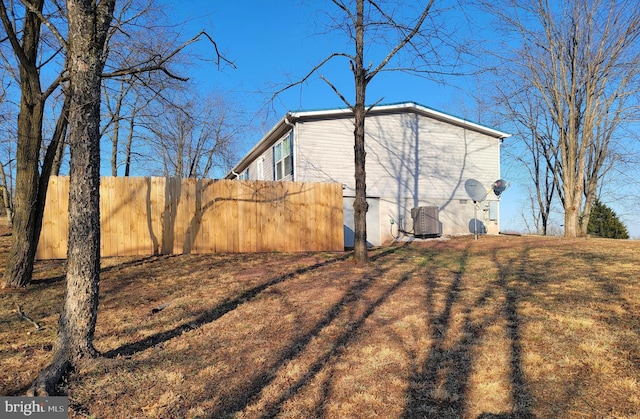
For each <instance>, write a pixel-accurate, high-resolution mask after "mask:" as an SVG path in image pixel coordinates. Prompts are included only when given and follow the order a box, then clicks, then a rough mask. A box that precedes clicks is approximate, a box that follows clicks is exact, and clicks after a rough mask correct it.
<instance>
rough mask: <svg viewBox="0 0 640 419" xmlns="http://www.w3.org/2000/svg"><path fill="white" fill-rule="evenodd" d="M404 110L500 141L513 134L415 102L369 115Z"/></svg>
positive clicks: (322, 113)
mask: <svg viewBox="0 0 640 419" xmlns="http://www.w3.org/2000/svg"><path fill="white" fill-rule="evenodd" d="M403 110H412V111H414V112H417V113H420V114H422V115H425V116H428V117H431V118H434V119H437V120H440V121H443V122H447V123H449V124H452V125H457V126H460V127H463V128H468V129H470V130H473V131H478V132H481V133H483V134H487V135H489V136H491V137H495V138H499V139H504V138H507V137H511V134H507V133H505V132H502V131H498V130H496V129H493V128H489V127H487V126H484V125H480V124H477V123H475V122H471V121H468V120H466V119H462V118H458V117H457V116H453V115H449V114H447V113H444V112H440V111H437V110H435V109H431V108H428V107H426V106H423V105H419V104H417V103H414V102H405V103H398V104H394V105H379V106H375V107H373V108H371V109H370V110H369V111H368V114H370V115H374V114H377V113H384V112H399V111H403ZM289 115H290V116H291V117H292V118H294V119H303V118H330V117H334V116H350V115H353V112H352V111H351V109H325V110H315V111H298V112H290V113H289Z"/></svg>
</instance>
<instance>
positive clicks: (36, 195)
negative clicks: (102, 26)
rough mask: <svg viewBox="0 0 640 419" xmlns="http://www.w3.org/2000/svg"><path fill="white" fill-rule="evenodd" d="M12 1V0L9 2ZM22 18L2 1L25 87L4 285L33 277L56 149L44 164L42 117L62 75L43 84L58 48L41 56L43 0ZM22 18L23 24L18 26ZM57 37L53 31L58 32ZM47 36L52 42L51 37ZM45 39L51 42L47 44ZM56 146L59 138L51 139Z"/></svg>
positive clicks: (28, 0)
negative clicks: (44, 73)
mask: <svg viewBox="0 0 640 419" xmlns="http://www.w3.org/2000/svg"><path fill="white" fill-rule="evenodd" d="M11 5H12V6H13V5H14V4H13V2H11ZM22 6H23V7H22V8H21V9H18V10H19V11H22V12H23V14H24V17H23V18H20V19H18V18H16V17H15V11H14V9H13V8H10V9H7V7H6V5H5V1H0V20H2V26H3V28H4V30H5V33H6V36H7V37H6V39H7V40H8V42H9V43H10V45H11V50H12V52H13V55H14V57H15V59H16V61H17V63H18V67H19V72H18V73H19V83H20V90H21V98H20V113H19V114H18V130H17V134H18V142H17V148H16V190H15V195H14V199H15V203H14V218H13V227H14V228H13V232H14V235H13V241H12V246H11V250H10V252H9V257H8V258H7V266H6V272H5V275H4V278H3V287H21V286H25V285H27V284H28V283H29V282H30V281H31V274H32V271H33V260H34V258H35V252H36V247H37V242H38V238H39V235H40V228H41V223H42V212H43V211H44V197H45V196H46V186H47V184H48V176H49V172H50V169H51V167H52V159H53V156H54V155H55V154H54V153H48V156H47V158H48V159H46V160H45V163H44V164H43V167H42V172H41V169H40V158H39V157H40V150H41V147H42V142H43V138H42V123H43V119H44V106H45V101H46V100H47V98H48V97H49V96H50V95H51V94H52V93H53V92H54V91H55V90H56V89H57V88H58V85H59V83H60V80H61V77H60V76H58V77H57V78H56V79H55V80H54V81H53V82H52V83H51V84H50V85H49V86H48V87H47V88H45V89H43V88H42V85H41V80H40V72H41V69H42V66H43V65H44V64H45V63H48V62H52V61H55V59H56V58H57V57H58V56H59V52H60V48H59V46H58V47H56V46H54V45H48V46H49V48H48V49H46V54H47V55H45V56H44V57H43V52H44V51H43V50H44V48H42V46H43V43H44V41H43V37H42V34H41V27H42V23H43V19H44V18H45V17H44V14H43V11H44V0H24V1H23V2H22ZM59 16H60V11H59V10H55V12H54V14H53V15H52V14H49V15H48V18H49V19H51V20H50V21H49V22H51V21H54V20H55V19H57V18H59ZM18 22H22V26H21V27H17V26H16V25H17V24H18ZM54 38H55V37H54ZM47 42H49V41H48V40H47ZM45 45H47V44H45ZM52 147H53V148H54V149H55V148H56V147H57V144H56V143H55V142H52Z"/></svg>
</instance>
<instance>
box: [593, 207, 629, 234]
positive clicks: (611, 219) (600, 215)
mask: <svg viewBox="0 0 640 419" xmlns="http://www.w3.org/2000/svg"><path fill="white" fill-rule="evenodd" d="M587 233H588V234H592V235H594V236H598V237H604V238H607V239H628V238H629V232H628V231H627V227H625V225H624V224H622V221H620V219H619V218H618V216H617V215H616V213H615V211H613V210H612V209H611V208H609V207H608V206H606V205H605V204H603V203H602V202H600V200H599V199H596V200H595V202H594V203H593V207H591V216H590V217H589V224H588V225H587Z"/></svg>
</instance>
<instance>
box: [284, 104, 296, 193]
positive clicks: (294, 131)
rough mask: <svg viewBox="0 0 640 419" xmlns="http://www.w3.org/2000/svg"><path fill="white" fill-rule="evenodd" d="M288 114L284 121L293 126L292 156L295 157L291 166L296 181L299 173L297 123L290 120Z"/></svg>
mask: <svg viewBox="0 0 640 419" xmlns="http://www.w3.org/2000/svg"><path fill="white" fill-rule="evenodd" d="M288 116H289V115H288V114H287V115H285V116H284V119H283V121H284V123H285V124H287V125H288V126H290V127H291V133H292V137H291V155H292V158H293V161H292V162H291V166H292V167H291V172H292V175H293V176H292V179H291V180H292V181H294V182H295V180H296V176H297V174H298V169H297V167H296V165H297V163H298V155H297V153H298V151H297V150H298V147H296V146H295V144H296V143H297V141H295V140H296V124H294V123H292V122H290V121H289V119H288ZM283 170H284V169H283Z"/></svg>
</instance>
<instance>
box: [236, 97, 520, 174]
mask: <svg viewBox="0 0 640 419" xmlns="http://www.w3.org/2000/svg"><path fill="white" fill-rule="evenodd" d="M401 112H413V113H417V114H419V115H424V116H427V117H429V118H433V119H436V120H439V121H442V122H447V123H449V124H452V125H456V126H459V127H463V128H466V129H470V130H472V131H477V132H480V133H482V134H486V135H489V136H491V137H495V138H497V139H504V138H507V137H510V136H511V134H507V133H505V132H502V131H498V130H496V129H494V128H490V127H487V126H485V125H481V124H478V123H476V122H472V121H469V120H466V119H463V118H460V117H457V116H454V115H451V114H448V113H445V112H442V111H438V110H436V109H433V108H429V107H428V106H424V105H420V104H418V103H415V102H402V103H393V104H386V105H376V106H375V107H373V108H371V109H370V110H369V111H368V112H367V115H381V114H385V113H401ZM351 115H353V112H352V111H351V109H348V108H337V109H336V108H333V109H318V110H298V111H291V112H288V113H287V114H286V115H285V116H284V117H283V118H282V119H281V120H280V121H278V123H276V124H275V125H274V126H273V128H271V130H269V132H267V133H266V134H265V135H264V137H262V139H261V140H260V141H259V142H258V143H257V144H256V145H255V146H254V147H253V148H252V149H251V150H249V152H248V153H247V154H246V155H245V156H244V157H243V158H242V160H240V162H239V163H238V164H236V165H235V167H234V168H233V169H231V171H230V172H229V173H227V175H226V176H225V178H227V179H231V178H234V177H236V174H237V173H239V172H241V171H243V170H245V169H246V167H247V166H248V165H249V164H250V163H251V162H252V161H253V160H254V159H256V158H257V157H258V156H260V155H261V154H262V153H263V152H264V151H265V150H266V149H268V148H269V147H271V145H272V144H273V143H275V142H276V141H277V140H279V139H280V138H282V136H283V135H284V134H286V133H287V131H289V130H290V129H291V127H292V126H293V124H294V123H296V122H298V121H300V120H309V119H328V118H329V119H330V118H345V117H350V116H351Z"/></svg>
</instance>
